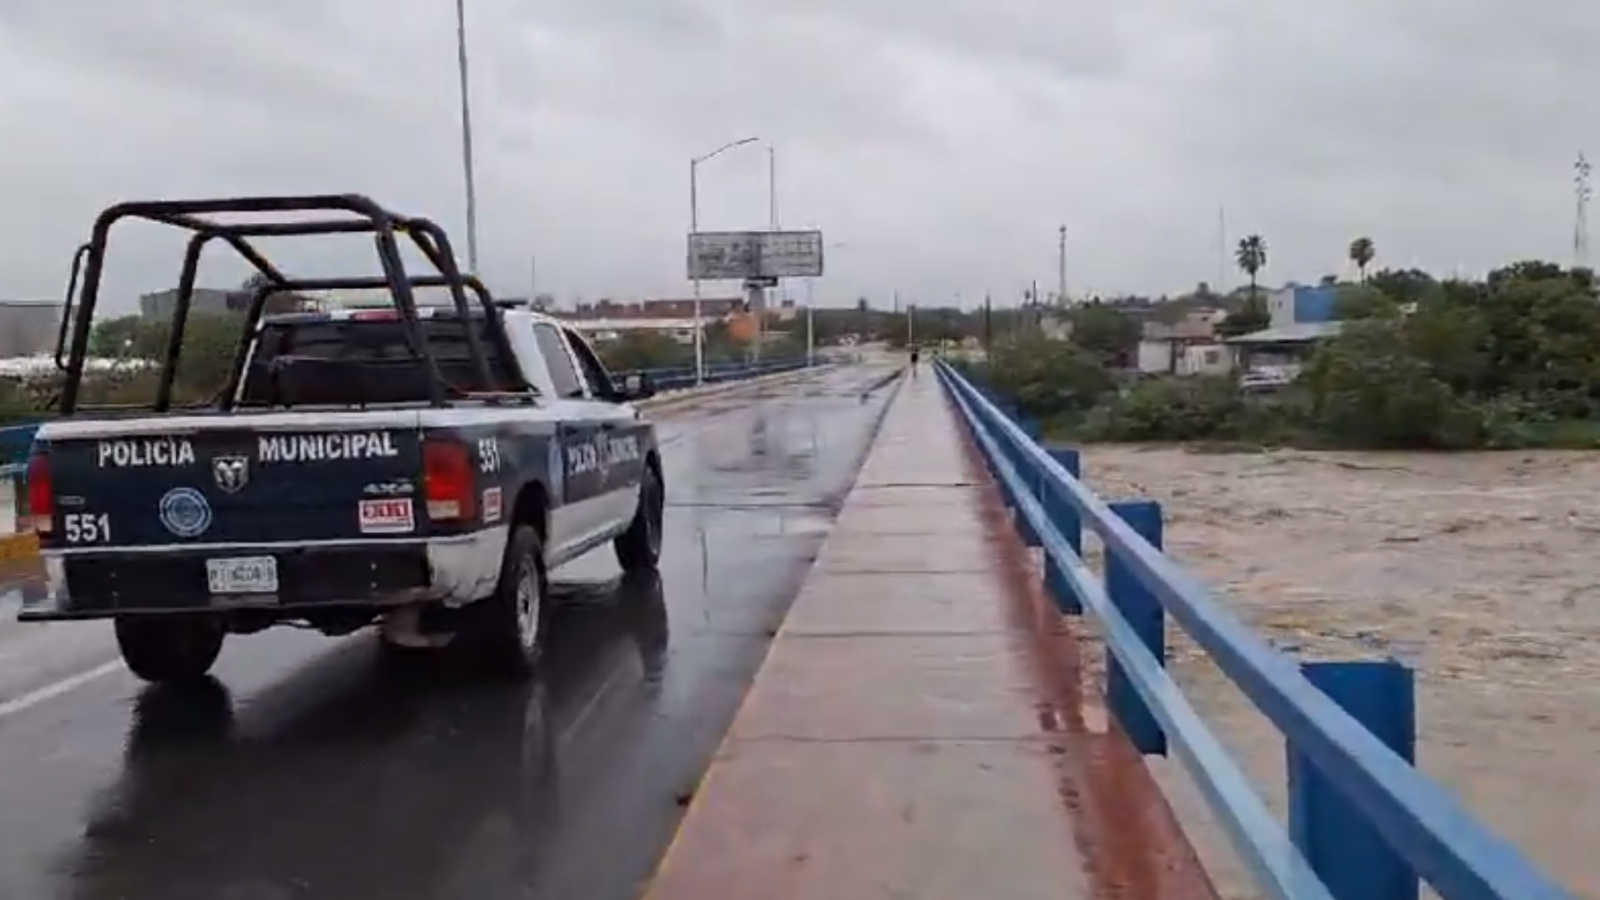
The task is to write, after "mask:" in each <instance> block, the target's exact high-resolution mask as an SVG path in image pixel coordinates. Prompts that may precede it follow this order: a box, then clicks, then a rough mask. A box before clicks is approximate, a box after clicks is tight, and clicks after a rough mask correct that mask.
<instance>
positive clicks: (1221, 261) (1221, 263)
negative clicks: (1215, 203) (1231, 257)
mask: <svg viewBox="0 0 1600 900" xmlns="http://www.w3.org/2000/svg"><path fill="white" fill-rule="evenodd" d="M1227 283H1228V211H1227V210H1226V209H1224V208H1223V207H1220V206H1219V207H1217V284H1216V287H1214V288H1213V290H1215V291H1216V292H1217V293H1219V294H1226V293H1227V292H1228V290H1227V288H1225V287H1223V285H1225V284H1227Z"/></svg>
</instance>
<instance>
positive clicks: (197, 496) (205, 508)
mask: <svg viewBox="0 0 1600 900" xmlns="http://www.w3.org/2000/svg"><path fill="white" fill-rule="evenodd" d="M156 512H157V514H158V515H160V517H161V524H162V525H163V526H164V527H165V528H166V529H167V530H168V531H170V532H172V533H173V534H174V535H176V536H177V537H181V538H192V537H199V536H200V535H202V534H205V533H206V530H207V529H208V528H210V527H211V504H209V503H207V502H206V497H205V495H204V494H202V493H200V492H199V491H197V490H195V489H194V488H192V487H176V488H173V489H172V490H170V491H167V492H166V493H165V494H163V495H162V497H161V502H160V503H159V504H157V506H156Z"/></svg>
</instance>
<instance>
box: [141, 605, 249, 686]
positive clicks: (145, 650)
mask: <svg viewBox="0 0 1600 900" xmlns="http://www.w3.org/2000/svg"><path fill="white" fill-rule="evenodd" d="M116 634H117V649H118V650H120V651H122V661H123V662H124V663H126V664H127V666H128V670H129V671H130V672H132V673H133V674H134V675H137V676H138V677H139V678H141V679H143V680H144V681H148V682H150V683H152V684H171V683H174V682H183V681H198V680H199V679H201V678H204V677H205V676H206V673H208V672H210V671H211V666H212V665H213V664H214V663H216V661H217V656H218V654H220V653H221V652H222V641H223V639H224V638H226V637H227V636H228V633H227V630H226V629H225V628H224V627H223V624H222V620H220V619H217V618H215V617H213V616H207V615H174V616H124V617H120V618H118V619H117V620H116Z"/></svg>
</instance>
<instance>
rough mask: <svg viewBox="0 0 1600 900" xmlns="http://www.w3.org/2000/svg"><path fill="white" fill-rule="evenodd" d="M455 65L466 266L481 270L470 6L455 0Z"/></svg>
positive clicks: (469, 268) (475, 271) (472, 270)
mask: <svg viewBox="0 0 1600 900" xmlns="http://www.w3.org/2000/svg"><path fill="white" fill-rule="evenodd" d="M456 69H457V72H458V74H459V75H460V79H461V171H462V175H463V176H464V178H465V181H466V192H467V269H468V270H469V271H470V272H471V273H472V274H473V275H477V274H479V273H478V187H477V182H476V181H475V180H474V178H473V174H472V91H471V89H470V87H469V85H468V82H467V6H466V0H456Z"/></svg>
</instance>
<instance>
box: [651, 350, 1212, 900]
mask: <svg viewBox="0 0 1600 900" xmlns="http://www.w3.org/2000/svg"><path fill="white" fill-rule="evenodd" d="M1008 515H1009V514H1008V513H1007V511H1006V510H1005V508H1004V506H1003V505H1002V503H1001V501H1000V499H999V496H998V493H997V491H996V490H995V488H994V486H993V484H992V483H991V481H990V479H989V477H988V475H987V473H985V472H984V470H983V469H982V466H981V464H980V463H978V462H977V461H976V457H975V456H974V454H973V452H972V451H971V450H970V448H969V446H968V441H967V438H966V437H965V435H964V434H963V433H962V431H961V429H960V426H959V425H958V423H957V420H956V417H955V414H954V412H953V410H952V409H951V408H950V407H949V406H948V405H947V403H946V401H945V399H944V398H943V396H942V395H941V391H940V388H939V386H938V383H937V381H936V379H935V378H934V377H933V375H932V373H931V372H924V373H922V375H921V378H920V379H918V380H908V381H907V382H906V383H905V384H904V386H903V387H902V389H901V390H900V393H899V395H898V396H897V397H896V399H895V401H894V403H893V404H892V405H891V407H890V409H889V412H888V414H887V416H886V418H885V420H884V423H883V427H882V431H881V432H880V434H879V436H878V438H877V440H876V442H875V444H874V446H873V448H872V450H871V453H870V455H869V456H868V458H867V461H866V464H865V466H864V467H863V469H862V471H861V474H860V478H859V480H858V481H857V483H856V486H855V489H854V490H853V491H852V493H851V495H850V497H849V499H848V501H847V502H846V504H845V506H844V509H843V511H842V512H841V514H840V516H839V520H838V522H837V524H836V526H835V529H834V531H833V533H832V534H831V535H830V537H829V540H828V542H827V544H826V546H825V547H824V550H823V552H822V554H821V556H820V557H819V558H818V560H817V562H816V566H815V568H814V569H813V571H812V573H811V575H810V577H809V578H808V580H807V583H806V585H805V587H804V588H803V590H802V591H801V593H800V596H799V597H798V599H797V600H796V601H795V605H794V607H793V608H792V610H791V611H790V613H789V616H788V620H787V622H786V623H785V625H784V626H783V628H782V630H781V631H780V633H779V634H778V636H777V639H776V641H775V643H774V644H773V647H772V650H771V654H770V656H769V657H768V659H767V661H766V664H765V665H764V667H763V668H762V671H761V673H760V675H759V677H758V678H757V680H756V683H755V685H754V687H753V688H752V689H751V693H750V696H749V697H748V699H747V700H746V701H745V704H744V707H743V709H742V710H741V711H740V713H739V715H738V717H737V719H736V721H735V723H734V725H733V727H732V729H731V730H730V732H729V734H728V736H727V738H726V739H725V741H724V743H723V746H722V748H721V749H720V751H719V752H718V754H717V758H716V761H715V763H714V764H713V765H712V767H711V769H710V771H709V772H708V773H707V775H706V777H705V779H704V781H703V782H702V784H701V786H700V788H699V790H698V791H697V793H696V796H695V798H694V801H693V803H692V804H691V807H690V809H689V812H688V815H687V816H686V818H685V820H684V823H683V825H682V827H681V829H680V831H679V833H678V836H677V838H676V839H675V841H674V842H673V845H672V847H671V848H670V849H669V851H668V853H667V855H666V858H665V859H664V860H663V862H662V865H661V868H660V870H659V872H658V873H657V876H656V878H655V880H654V882H653V883H652V884H651V886H650V888H649V890H648V892H647V893H646V897H647V898H649V900H709V898H724V897H760V898H762V900H791V898H793V900H801V898H804V900H873V898H889V897H894V898H917V900H945V898H949V900H958V898H959V900H972V898H977V897H982V898H986V900H1024V898H1026V900H1032V898H1039V900H1044V898H1051V900H1062V898H1072V897H1092V898H1097V900H1102V898H1103V900H1111V898H1117V900H1122V898H1126V900H1186V898H1213V897H1215V894H1214V892H1213V890H1212V888H1211V885H1210V882H1209V881H1208V880H1207V878H1206V876H1205V875H1204V873H1203V871H1202V870H1201V868H1200V866H1199V863H1198V861H1197V860H1196V858H1195V856H1194V853H1193V851H1192V849H1191V848H1190V847H1189V845H1188V843H1187V842H1186V841H1185V840H1184V838H1183V836H1182V834H1181V832H1180V831H1179V830H1178V828H1177V825H1176V824H1175V820H1174V819H1173V816H1172V813H1171V810H1170V809H1169V807H1168V806H1167V804H1166V802H1165V800H1164V798H1162V796H1161V795H1160V793H1159V791H1158V789H1157V788H1156V786H1155V784H1154V782H1153V781H1152V779H1151V777H1150V775H1149V773H1148V770H1147V769H1146V768H1145V766H1144V764H1143V761H1142V760H1141V759H1140V758H1139V757H1138V756H1137V754H1135V753H1134V751H1133V749H1132V747H1131V746H1130V745H1129V744H1128V743H1127V740H1126V738H1125V737H1124V736H1123V735H1122V733H1121V732H1120V731H1119V730H1117V729H1116V727H1115V726H1108V724H1107V720H1106V715H1105V713H1104V711H1103V709H1102V708H1101V706H1100V703H1099V699H1098V698H1099V696H1100V690H1101V687H1100V685H1098V684H1085V683H1084V680H1083V676H1082V673H1081V671H1080V668H1079V662H1078V649H1077V648H1078V640H1077V636H1076V634H1075V633H1074V632H1073V631H1072V630H1071V627H1070V626H1069V625H1068V624H1067V623H1065V622H1064V620H1062V619H1060V618H1059V617H1058V616H1057V615H1056V613H1055V611H1054V610H1053V608H1051V607H1050V605H1049V601H1048V600H1047V599H1045V598H1044V597H1043V595H1042V592H1041V591H1040V590H1038V588H1037V586H1036V585H1037V582H1038V578H1037V576H1036V574H1035V572H1036V569H1035V568H1034V565H1033V564H1032V562H1031V561H1030V560H1029V559H1028V556H1027V551H1026V549H1025V548H1024V547H1022V546H1021V545H1020V544H1019V543H1018V541H1017V540H1016V538H1015V537H1014V536H1013V534H1012V533H1011V529H1010V525H1009V522H1008V519H1007V516H1008ZM1091 698H1092V699H1091Z"/></svg>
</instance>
